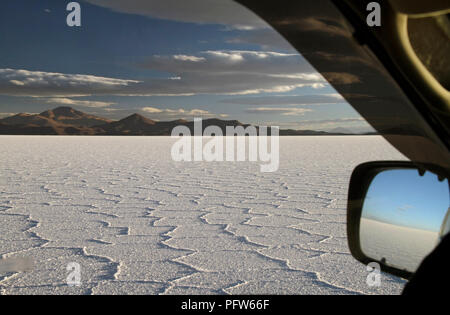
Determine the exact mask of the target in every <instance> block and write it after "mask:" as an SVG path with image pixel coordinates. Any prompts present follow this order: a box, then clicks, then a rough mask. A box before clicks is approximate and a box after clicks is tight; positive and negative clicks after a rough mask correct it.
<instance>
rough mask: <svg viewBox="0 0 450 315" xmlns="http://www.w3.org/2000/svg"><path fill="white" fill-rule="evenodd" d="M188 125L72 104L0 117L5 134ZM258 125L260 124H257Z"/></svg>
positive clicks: (149, 131)
mask: <svg viewBox="0 0 450 315" xmlns="http://www.w3.org/2000/svg"><path fill="white" fill-rule="evenodd" d="M180 125H183V126H187V127H188V128H189V129H190V130H191V134H193V130H194V122H193V121H187V120H183V119H179V120H173V121H156V120H152V119H149V118H147V117H144V116H142V115H140V114H133V115H130V116H128V117H125V118H123V119H121V120H117V121H114V120H110V119H106V118H102V117H98V116H94V115H90V114H86V113H83V112H80V111H77V110H75V109H73V108H71V107H57V108H55V109H51V110H46V111H44V112H42V113H40V114H25V113H20V114H17V115H14V116H10V117H6V118H3V119H0V134H3V135H121V136H122V135H133V136H170V135H171V132H172V129H173V128H175V127H176V126H180ZM202 126H203V129H204V128H206V127H208V126H218V127H220V128H221V129H222V132H223V134H225V128H226V126H233V127H236V126H243V127H244V128H245V127H247V126H250V125H248V124H243V123H241V122H239V121H237V120H221V119H205V120H203V122H202ZM256 128H258V127H256ZM344 134H347V133H341V132H324V131H314V130H291V129H289V130H280V135H281V136H289V135H292V136H298V135H344Z"/></svg>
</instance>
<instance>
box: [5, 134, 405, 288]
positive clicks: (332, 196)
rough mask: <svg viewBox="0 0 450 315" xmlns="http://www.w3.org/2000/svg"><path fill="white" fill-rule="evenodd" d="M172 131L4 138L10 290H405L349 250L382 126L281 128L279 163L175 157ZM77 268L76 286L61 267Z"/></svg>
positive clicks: (381, 145) (381, 150)
mask: <svg viewBox="0 0 450 315" xmlns="http://www.w3.org/2000/svg"><path fill="white" fill-rule="evenodd" d="M174 141H175V140H173V139H171V138H169V137H58V136H56V137H51V136H50V137H43V136H42V137H41V136H1V137H0V161H1V166H0V172H1V177H0V255H3V257H32V258H33V260H34V262H35V266H34V270H33V271H32V272H25V273H9V274H3V275H0V293H2V294H132V293H135V294H398V293H400V292H401V290H402V287H403V285H404V282H403V281H402V280H400V279H398V278H395V277H392V276H388V275H383V276H382V285H381V287H378V288H370V287H368V286H367V284H366V278H367V275H368V272H367V271H366V267H365V266H363V265H362V264H360V263H358V262H356V260H354V259H353V258H352V257H351V255H350V253H349V250H348V248H347V242H346V232H345V231H346V226H345V213H346V210H345V207H346V194H347V187H348V182H349V178H350V175H351V171H352V170H353V168H354V167H355V166H356V165H357V164H359V163H362V162H365V161H370V160H382V159H404V157H403V156H402V155H401V154H399V153H398V152H397V151H396V150H395V149H394V148H393V147H391V146H390V145H389V144H388V143H387V142H386V141H384V140H383V139H382V138H381V137H377V136H351V137H282V138H281V139H280V168H279V170H278V171H277V172H275V173H261V172H260V171H259V164H258V163H254V162H220V163H219V162H212V163H208V162H174V161H172V159H171V156H170V149H171V145H172V143H174ZM70 262H77V263H79V264H80V266H81V281H82V284H81V286H79V287H76V286H75V287H70V286H68V285H67V284H66V277H67V276H68V271H67V270H66V266H67V264H68V263H70Z"/></svg>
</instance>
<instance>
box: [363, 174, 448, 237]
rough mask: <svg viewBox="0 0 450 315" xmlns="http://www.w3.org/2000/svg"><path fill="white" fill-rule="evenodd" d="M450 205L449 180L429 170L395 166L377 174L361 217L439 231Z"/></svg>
mask: <svg viewBox="0 0 450 315" xmlns="http://www.w3.org/2000/svg"><path fill="white" fill-rule="evenodd" d="M448 208H449V185H448V180H445V181H439V180H438V177H437V176H436V175H435V174H433V173H430V172H426V173H425V175H424V176H420V175H419V173H418V171H417V170H413V169H398V170H389V171H384V172H381V173H379V174H378V175H377V176H376V177H375V178H374V180H373V181H372V183H371V185H370V188H369V190H368V192H367V195H366V199H365V201H364V207H363V213H362V217H363V218H366V219H372V220H376V221H380V222H384V223H389V224H393V225H399V226H405V227H411V228H415V229H421V230H428V231H433V232H439V230H440V228H441V225H442V222H443V220H444V217H445V215H446V213H447V211H448Z"/></svg>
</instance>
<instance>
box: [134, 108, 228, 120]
mask: <svg viewBox="0 0 450 315" xmlns="http://www.w3.org/2000/svg"><path fill="white" fill-rule="evenodd" d="M141 111H142V112H144V113H147V114H151V115H152V119H153V118H155V119H158V120H168V119H174V118H177V119H179V118H190V119H192V117H203V118H211V117H221V118H224V117H228V115H226V114H215V113H211V112H210V111H207V110H203V109H188V110H186V109H183V108H179V109H160V108H156V107H143V108H142V109H141Z"/></svg>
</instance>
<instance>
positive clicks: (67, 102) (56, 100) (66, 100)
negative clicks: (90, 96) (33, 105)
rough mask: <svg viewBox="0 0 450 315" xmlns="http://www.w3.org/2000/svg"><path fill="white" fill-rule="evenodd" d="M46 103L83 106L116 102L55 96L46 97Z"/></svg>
mask: <svg viewBox="0 0 450 315" xmlns="http://www.w3.org/2000/svg"><path fill="white" fill-rule="evenodd" d="M45 102H46V103H49V104H57V105H67V106H82V107H108V106H111V105H113V104H115V103H112V102H100V101H81V100H74V99H70V98H62V97H53V98H49V99H45Z"/></svg>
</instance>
